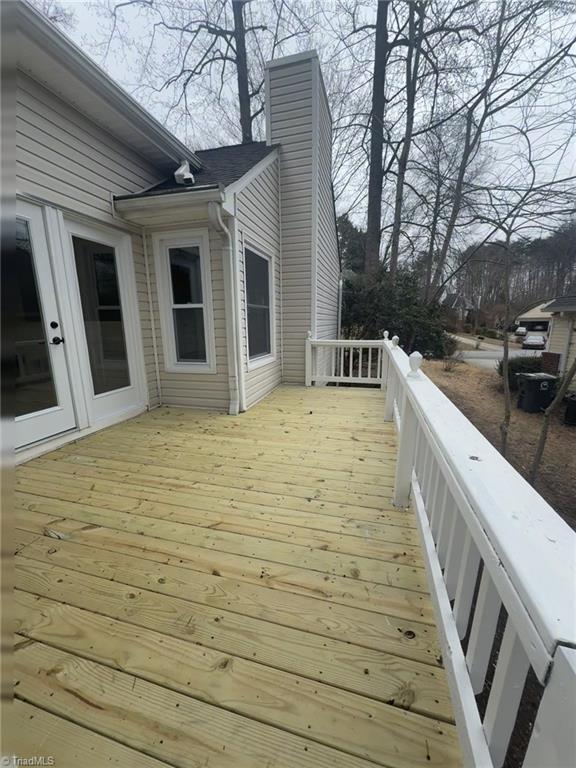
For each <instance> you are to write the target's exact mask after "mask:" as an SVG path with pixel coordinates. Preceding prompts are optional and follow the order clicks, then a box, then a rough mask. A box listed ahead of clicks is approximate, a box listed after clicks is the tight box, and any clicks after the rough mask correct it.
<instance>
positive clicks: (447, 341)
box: [442, 333, 458, 357]
mask: <svg viewBox="0 0 576 768" xmlns="http://www.w3.org/2000/svg"><path fill="white" fill-rule="evenodd" d="M442 344H443V347H444V356H445V357H452V355H453V354H454V353H455V352H456V350H457V349H458V342H457V341H456V339H455V338H454V336H450V334H449V333H445V334H444V337H443V339H442Z"/></svg>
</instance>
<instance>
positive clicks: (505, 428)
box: [500, 232, 512, 458]
mask: <svg viewBox="0 0 576 768" xmlns="http://www.w3.org/2000/svg"><path fill="white" fill-rule="evenodd" d="M510 239H511V234H510V232H507V233H506V243H505V246H504V259H505V261H504V302H505V310H504V338H503V341H504V349H503V354H502V381H503V383H504V418H503V419H502V423H501V424H500V437H501V447H500V453H501V454H502V456H504V458H506V453H507V451H508V433H509V431H510V417H511V415H512V395H511V392H510V380H509V378H508V369H509V366H508V361H509V359H510V355H509V341H508V326H509V325H510Z"/></svg>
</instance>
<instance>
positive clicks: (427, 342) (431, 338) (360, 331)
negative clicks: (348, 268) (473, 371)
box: [342, 267, 450, 357]
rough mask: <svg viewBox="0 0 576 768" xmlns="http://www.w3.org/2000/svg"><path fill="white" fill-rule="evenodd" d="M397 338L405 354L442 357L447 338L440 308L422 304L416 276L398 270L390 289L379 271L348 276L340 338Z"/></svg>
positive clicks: (404, 270)
mask: <svg viewBox="0 0 576 768" xmlns="http://www.w3.org/2000/svg"><path fill="white" fill-rule="evenodd" d="M384 330H387V331H389V332H390V337H392V336H394V335H397V336H399V338H400V346H401V347H402V348H403V349H404V351H405V352H406V353H408V354H410V352H412V351H413V350H415V349H417V350H418V351H419V352H421V353H422V355H424V356H425V357H444V356H445V355H446V354H450V353H449V352H446V345H447V344H448V345H449V344H450V342H447V341H446V339H447V334H446V333H445V331H444V329H443V327H442V317H441V308H440V306H439V305H438V304H437V303H433V304H425V303H424V302H423V301H422V296H421V291H420V288H419V284H418V280H417V276H416V275H415V274H414V272H413V271H412V270H410V269H409V268H407V267H401V268H400V269H399V270H398V273H397V276H396V282H395V284H394V285H392V284H391V283H390V277H389V275H388V273H387V272H386V271H385V269H384V268H383V267H380V269H379V270H378V271H377V272H375V273H373V274H357V275H351V276H349V277H348V278H347V279H346V280H345V282H344V292H343V302H342V335H343V337H345V338H349V339H378V338H381V334H382V331H384Z"/></svg>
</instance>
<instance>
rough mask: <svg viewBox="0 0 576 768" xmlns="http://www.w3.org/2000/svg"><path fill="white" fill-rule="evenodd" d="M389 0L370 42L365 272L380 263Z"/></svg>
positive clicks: (384, 2) (380, 11)
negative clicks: (368, 166)
mask: <svg viewBox="0 0 576 768" xmlns="http://www.w3.org/2000/svg"><path fill="white" fill-rule="evenodd" d="M388 6H389V0H381V2H379V3H378V12H377V15H376V40H375V43H374V79H373V83H372V110H371V112H370V170H369V177H368V221H367V226H366V258H365V265H366V271H367V272H374V271H376V270H377V269H378V265H379V263H380V241H381V239H382V232H381V225H382V183H383V177H382V153H383V150H384V103H385V96H384V87H385V83H386V59H387V57H388Z"/></svg>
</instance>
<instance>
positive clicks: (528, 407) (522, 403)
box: [517, 373, 558, 413]
mask: <svg viewBox="0 0 576 768" xmlns="http://www.w3.org/2000/svg"><path fill="white" fill-rule="evenodd" d="M517 376H518V403H517V405H518V408H520V409H521V410H522V411H526V413H540V412H541V411H543V410H544V409H545V408H547V407H548V406H549V405H550V403H551V402H552V400H554V395H555V394H556V383H557V382H558V376H551V375H550V374H549V373H519V374H517Z"/></svg>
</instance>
